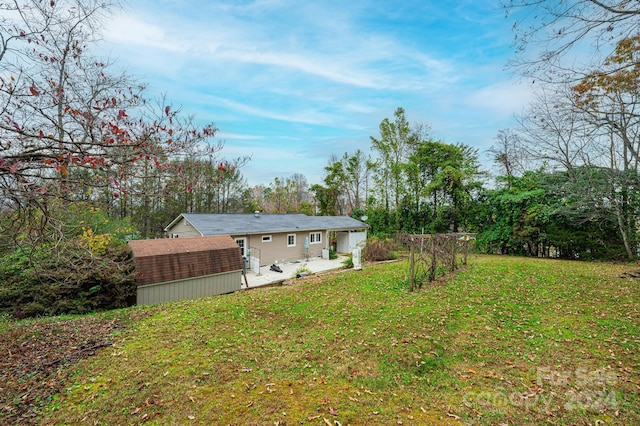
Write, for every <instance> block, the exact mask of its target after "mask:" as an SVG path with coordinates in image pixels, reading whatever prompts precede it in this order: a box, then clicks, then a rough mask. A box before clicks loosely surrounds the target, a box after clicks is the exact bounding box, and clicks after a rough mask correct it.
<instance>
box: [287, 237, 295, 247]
mask: <svg viewBox="0 0 640 426" xmlns="http://www.w3.org/2000/svg"><path fill="white" fill-rule="evenodd" d="M295 245H296V234H289V235H287V247H293V246H295Z"/></svg>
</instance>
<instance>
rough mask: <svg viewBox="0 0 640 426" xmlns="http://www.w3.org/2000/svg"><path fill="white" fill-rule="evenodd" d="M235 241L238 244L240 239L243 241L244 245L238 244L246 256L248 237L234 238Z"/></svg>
mask: <svg viewBox="0 0 640 426" xmlns="http://www.w3.org/2000/svg"><path fill="white" fill-rule="evenodd" d="M234 241H235V242H236V244H238V241H242V243H243V244H242V246H240V244H238V247H240V253H241V254H242V256H246V253H247V239H246V237H243V238H234Z"/></svg>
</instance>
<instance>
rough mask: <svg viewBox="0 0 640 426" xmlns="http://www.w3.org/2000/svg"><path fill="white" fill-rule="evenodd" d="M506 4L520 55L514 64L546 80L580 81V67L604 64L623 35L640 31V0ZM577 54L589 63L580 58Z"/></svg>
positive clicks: (511, 1)
mask: <svg viewBox="0 0 640 426" xmlns="http://www.w3.org/2000/svg"><path fill="white" fill-rule="evenodd" d="M503 5H504V7H505V10H506V12H507V15H508V16H511V17H513V19H514V25H513V26H514V31H515V34H516V39H515V45H516V47H517V50H518V57H517V59H516V60H515V61H513V63H512V66H514V67H515V68H516V69H517V70H518V71H520V72H521V73H522V74H523V75H525V76H532V77H535V78H537V79H540V80H543V81H547V82H552V81H558V80H559V79H562V80H564V81H567V80H573V81H575V78H576V77H575V72H576V71H579V70H580V69H584V68H590V67H592V66H594V65H599V64H600V63H602V61H603V58H604V57H606V56H608V55H610V54H611V52H612V51H613V49H614V46H615V43H616V42H617V41H618V40H621V39H624V38H627V37H630V36H633V35H635V34H637V33H638V32H639V31H640V19H639V17H640V3H638V2H637V1H634V0H560V1H547V0H509V1H508V2H505V3H503ZM585 51H586V53H585ZM572 54H574V57H570V56H571V55H572ZM578 57H579V58H580V60H581V61H589V62H588V63H584V62H583V63H579V62H578V61H576V58H578Z"/></svg>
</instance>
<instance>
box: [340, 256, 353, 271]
mask: <svg viewBox="0 0 640 426" xmlns="http://www.w3.org/2000/svg"><path fill="white" fill-rule="evenodd" d="M342 265H343V267H344V269H351V268H353V258H352V257H351V256H347V257H346V258H345V259H344V260H343V261H342Z"/></svg>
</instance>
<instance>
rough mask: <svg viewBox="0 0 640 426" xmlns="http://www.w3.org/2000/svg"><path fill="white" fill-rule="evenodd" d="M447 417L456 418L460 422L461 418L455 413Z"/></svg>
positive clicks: (448, 414)
mask: <svg viewBox="0 0 640 426" xmlns="http://www.w3.org/2000/svg"><path fill="white" fill-rule="evenodd" d="M447 416H449V417H452V418H454V419H455V420H460V416H456V415H455V414H453V413H447Z"/></svg>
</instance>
